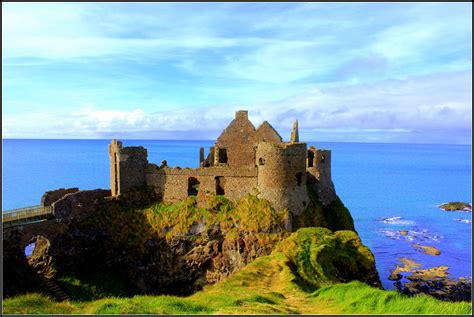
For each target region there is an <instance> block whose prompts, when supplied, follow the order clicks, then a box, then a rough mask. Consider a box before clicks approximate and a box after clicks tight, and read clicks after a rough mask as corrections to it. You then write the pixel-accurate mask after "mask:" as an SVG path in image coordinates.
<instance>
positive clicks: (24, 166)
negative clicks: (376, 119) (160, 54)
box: [2, 139, 472, 289]
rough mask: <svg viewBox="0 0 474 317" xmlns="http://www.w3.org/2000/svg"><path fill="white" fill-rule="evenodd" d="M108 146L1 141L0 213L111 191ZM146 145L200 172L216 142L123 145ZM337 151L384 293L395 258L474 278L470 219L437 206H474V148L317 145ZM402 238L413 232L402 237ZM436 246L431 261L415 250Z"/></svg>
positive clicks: (338, 181) (340, 177)
mask: <svg viewBox="0 0 474 317" xmlns="http://www.w3.org/2000/svg"><path fill="white" fill-rule="evenodd" d="M109 142H110V140H10V139H7V140H3V174H2V183H3V186H2V187H3V189H2V190H3V192H2V210H4V211H5V210H9V209H13V208H20V207H25V206H31V205H38V204H39V203H40V199H41V196H42V194H43V193H44V192H45V191H47V190H51V189H56V188H60V187H79V188H81V189H95V188H108V187H109V159H108V152H107V151H108V150H107V145H108V143H109ZM123 143H124V146H132V145H142V146H144V147H146V148H147V149H148V160H149V161H150V162H154V163H157V164H160V163H161V161H162V160H164V159H166V160H167V161H168V165H170V166H181V167H197V166H198V161H199V147H201V146H204V147H205V148H206V152H207V151H208V149H209V147H210V146H212V145H213V141H151V140H142V141H141V140H124V141H123ZM308 144H309V145H315V146H316V147H318V148H328V149H331V150H332V177H333V182H334V184H335V187H336V192H337V194H338V195H339V197H340V198H341V199H342V201H343V202H344V204H345V205H346V207H347V208H349V210H350V211H351V214H352V216H353V218H354V222H355V226H356V230H357V231H358V233H359V235H360V236H361V238H362V241H363V243H364V244H365V245H367V246H368V247H369V248H370V249H371V250H372V252H373V253H374V255H375V259H376V265H377V269H378V271H379V274H380V278H381V280H382V283H383V286H384V287H385V288H389V289H392V288H394V286H393V282H392V281H389V280H388V279H387V277H388V275H389V274H390V269H393V268H394V267H395V265H396V264H397V258H400V257H409V258H412V259H414V260H415V261H417V262H419V263H421V264H422V268H429V267H433V266H438V265H447V266H448V267H449V270H448V272H449V273H450V274H451V276H452V277H460V276H471V274H472V273H471V257H472V238H471V237H472V235H471V233H472V215H471V213H465V212H445V211H442V210H440V209H439V208H437V205H439V204H441V203H444V202H448V201H465V202H469V203H471V202H472V196H471V192H472V179H471V175H472V163H471V146H470V145H469V146H466V145H419V144H370V143H322V142H321V143H319V142H308ZM400 230H409V234H408V235H401V234H399V233H398V232H399V231H400ZM413 243H419V244H422V245H430V246H434V247H436V248H438V249H439V250H440V251H441V255H439V256H431V255H427V254H424V253H421V252H419V251H416V250H415V249H414V248H413V247H412V244H413Z"/></svg>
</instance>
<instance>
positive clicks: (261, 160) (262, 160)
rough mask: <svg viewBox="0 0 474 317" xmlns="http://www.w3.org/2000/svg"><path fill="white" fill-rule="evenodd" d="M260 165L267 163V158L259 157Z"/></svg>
mask: <svg viewBox="0 0 474 317" xmlns="http://www.w3.org/2000/svg"><path fill="white" fill-rule="evenodd" d="M258 165H265V159H264V158H263V157H261V158H259V159H258Z"/></svg>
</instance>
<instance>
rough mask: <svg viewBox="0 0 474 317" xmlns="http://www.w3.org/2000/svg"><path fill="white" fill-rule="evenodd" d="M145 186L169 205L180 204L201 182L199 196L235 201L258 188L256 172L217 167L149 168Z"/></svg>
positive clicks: (255, 169)
mask: <svg viewBox="0 0 474 317" xmlns="http://www.w3.org/2000/svg"><path fill="white" fill-rule="evenodd" d="M145 177H146V184H147V186H152V187H154V188H155V191H156V193H157V194H158V197H160V198H161V199H163V200H164V201H166V202H178V201H180V200H182V199H184V198H186V197H187V196H189V190H190V186H192V185H193V184H194V185H196V181H197V182H199V189H198V193H197V194H198V196H199V195H201V196H202V195H204V194H205V193H206V192H208V193H212V194H218V195H225V196H226V197H227V198H228V199H230V200H232V201H235V200H237V199H239V198H241V197H242V196H244V195H246V194H248V193H250V192H251V191H252V189H253V188H256V186H257V168H255V167H241V168H229V167H225V166H215V167H208V168H197V169H190V168H189V169H178V168H169V167H164V168H158V167H157V166H156V165H154V164H149V165H148V168H147V171H146V176H145Z"/></svg>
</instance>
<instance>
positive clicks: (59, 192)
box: [41, 187, 79, 206]
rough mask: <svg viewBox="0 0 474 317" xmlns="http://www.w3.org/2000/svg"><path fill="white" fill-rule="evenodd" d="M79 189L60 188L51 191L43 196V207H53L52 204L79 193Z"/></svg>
mask: <svg viewBox="0 0 474 317" xmlns="http://www.w3.org/2000/svg"><path fill="white" fill-rule="evenodd" d="M78 191H79V188H77V187H74V188H59V189H56V190H50V191H47V192H45V193H44V194H43V197H41V206H51V204H52V203H54V202H55V201H57V200H58V199H60V198H62V197H63V196H64V195H66V194H70V193H75V192H78Z"/></svg>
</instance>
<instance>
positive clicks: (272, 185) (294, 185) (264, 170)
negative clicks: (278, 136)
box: [256, 142, 309, 215]
mask: <svg viewBox="0 0 474 317" xmlns="http://www.w3.org/2000/svg"><path fill="white" fill-rule="evenodd" d="M256 163H257V165H258V190H259V193H260V194H259V197H261V198H265V199H267V200H269V201H270V202H271V203H272V205H273V206H274V207H275V208H276V209H280V210H282V209H285V208H287V209H288V210H289V211H291V213H292V214H293V215H299V214H301V213H302V212H303V211H304V210H305V209H306V207H307V205H308V203H309V198H308V193H307V190H306V143H280V144H277V143H273V142H261V143H259V144H258V146H257V152H256Z"/></svg>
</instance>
